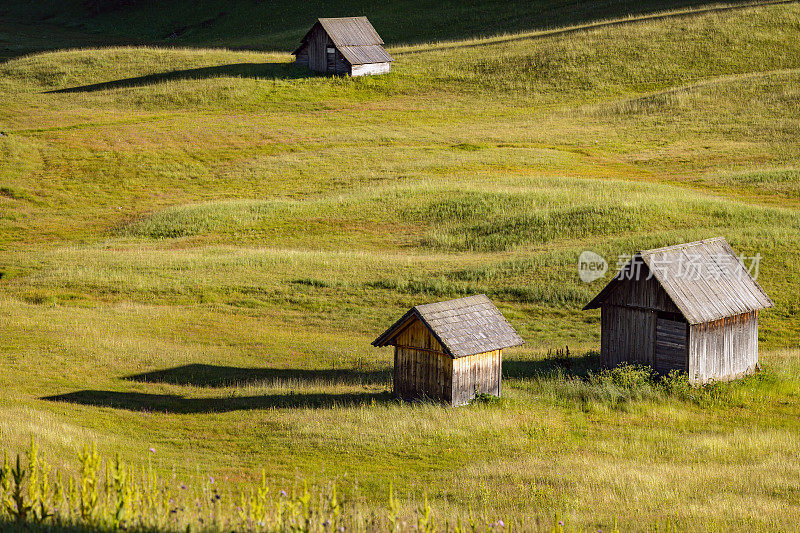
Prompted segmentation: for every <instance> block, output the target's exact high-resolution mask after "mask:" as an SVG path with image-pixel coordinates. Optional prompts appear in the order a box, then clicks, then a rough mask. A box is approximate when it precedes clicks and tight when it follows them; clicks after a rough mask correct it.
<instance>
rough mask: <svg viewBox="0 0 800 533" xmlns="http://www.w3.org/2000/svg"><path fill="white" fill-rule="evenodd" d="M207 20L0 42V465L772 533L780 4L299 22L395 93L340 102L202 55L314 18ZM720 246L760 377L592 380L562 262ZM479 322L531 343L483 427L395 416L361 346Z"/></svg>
mask: <svg viewBox="0 0 800 533" xmlns="http://www.w3.org/2000/svg"><path fill="white" fill-rule="evenodd" d="M228 4H229V3H226V7H225V11H226V13H227V14H226V15H225V16H224V17H221V18H219V19H218V20H216V21H215V22H213V23H209V24H207V25H199V26H192V27H191V28H188V29H187V30H186V31H185V32H183V33H182V34H181V35H180V36H179V37H177V38H171V39H164V38H163V37H164V35H165V33H166V32H167V31H172V29H174V28H173V26H174V24H176V21H184V22H182V24H188V25H192V24H195V23H197V22H202V21H204V20H207V19H210V18H212V17H214V16H216V14H217V12H218V11H219V10H220V9H223V8H222V7H221V6H222V4H220V3H217V2H211V1H209V2H200V3H199V4H198V5H196V6H195V5H189V4H185V3H182V2H177V1H176V2H163V3H159V4H158V5H157V6H156V5H152V6H151V5H150V4H142V5H137V6H133V7H129V8H125V9H121V10H111V11H104V12H102V13H100V14H96V15H92V16H90V17H86V16H84V13H85V12H84V11H83V10H84V7H82V6H81V5H79V4H78V3H77V2H75V3H67V4H62V3H59V6H60V11H58V12H57V13H56V12H54V11H53V10H54V9H55V6H56V4H54V3H48V2H36V3H19V4H17V5H15V6H8V7H4V8H3V11H2V12H0V46H2V47H5V48H7V50H5V51H4V52H3V55H5V56H6V57H8V58H9V59H7V60H5V61H4V62H3V63H2V64H0V132H2V134H1V135H0V309H2V311H1V312H0V370H2V372H0V390H3V395H1V396H0V442H2V443H3V445H4V446H3V447H8V448H9V450H10V451H12V452H13V451H19V450H23V449H24V447H25V446H26V445H27V443H28V442H29V438H30V437H31V436H34V437H35V438H36V440H37V442H39V443H41V446H42V448H43V452H44V453H45V454H46V456H47V457H49V458H50V460H51V461H53V463H54V466H57V467H59V468H63V469H64V470H65V471H71V470H72V469H74V468H75V465H74V464H72V462H71V460H68V459H66V458H69V457H73V456H74V453H75V450H77V449H80V448H81V447H82V446H83V445H85V444H87V443H91V442H93V441H94V442H97V444H98V448H99V449H100V451H101V452H102V453H103V454H104V455H106V456H108V457H111V456H113V454H114V453H115V452H117V451H119V452H120V454H121V456H122V458H123V459H124V460H126V461H130V462H132V463H135V462H137V461H140V460H141V458H142V457H143V456H148V454H150V452H148V449H149V448H150V447H154V448H155V449H156V450H157V455H156V456H155V457H152V460H153V468H154V470H155V471H156V472H157V473H158V474H159V475H160V476H163V477H164V478H170V479H173V478H175V479H177V477H180V478H181V479H185V480H187V482H188V481H191V482H192V483H194V484H195V485H197V486H201V485H202V479H203V478H204V477H205V476H208V475H214V476H215V477H216V478H218V479H220V480H224V481H225V483H227V484H229V486H230V487H233V488H235V487H237V486H240V483H245V484H249V483H257V482H258V481H259V477H260V472H261V469H262V468H264V469H265V470H266V473H267V478H268V484H269V486H270V488H271V490H272V491H273V493H274V492H277V491H279V490H281V488H283V487H285V486H286V483H288V482H290V481H292V480H297V479H308V480H310V481H312V482H314V483H317V482H320V483H322V484H323V485H324V483H325V482H327V481H328V480H332V479H337V480H339V481H338V483H340V485H341V488H342V490H344V491H346V492H347V494H350V495H357V496H353V499H354V503H357V507H358V509H361V510H362V511H363V512H364V513H365V514H369V513H373V512H374V513H376V514H378V515H380V516H385V514H384V513H385V512H386V509H387V506H388V494H389V485H390V483H391V485H392V486H393V487H394V489H395V490H396V491H397V494H399V495H400V497H401V502H402V506H403V513H404V516H405V517H406V519H407V520H409V521H410V522H409V523H411V522H414V523H415V520H416V508H417V507H418V506H419V505H421V503H422V502H423V501H424V496H425V495H427V496H428V499H429V502H430V504H431V506H432V509H433V510H434V513H435V516H436V517H438V518H437V520H438V521H439V522H438V523H439V524H440V526H441V528H442V529H444V524H445V523H449V524H450V526H451V528H452V526H453V525H454V524H455V521H456V519H457V518H458V517H461V518H462V519H464V518H465V517H467V516H468V515H469V512H470V509H472V510H473V511H474V512H476V513H478V514H480V516H481V518H482V519H483V518H485V519H486V520H487V521H489V522H491V521H495V520H496V519H497V518H503V520H505V521H508V522H509V523H511V522H510V521H512V520H515V521H517V522H515V523H517V524H518V527H522V529H537V528H538V529H540V530H549V529H550V528H551V527H552V526H553V525H554V524H557V522H558V519H556V518H555V517H556V515H558V517H559V519H563V520H564V521H565V522H566V523H567V528H574V529H576V530H579V531H580V530H585V531H594V530H596V529H603V530H604V531H608V530H611V529H612V528H613V525H614V524H615V523H616V524H618V525H619V526H620V528H621V529H623V530H653V529H655V528H659V529H669V528H675V529H679V530H685V529H708V530H747V531H749V530H754V529H755V530H759V529H760V530H770V529H792V528H794V525H795V524H796V523H797V519H798V517H799V515H800V506H799V505H798V501H797V498H796V495H797V493H798V490H800V487H798V482H797V480H798V479H800V477H798V474H800V464H798V461H797V454H796V445H795V444H796V441H797V437H798V432H800V426H798V422H797V420H798V414H800V413H798V409H797V402H796V397H797V395H798V391H800V381H799V380H798V378H797V375H798V370H799V368H798V358H799V357H800V354H799V353H798V351H797V346H798V344H797V339H798V336H799V335H800V315H799V314H798V312H799V311H800V294H799V293H798V291H797V290H796V287H797V284H798V282H800V252H798V250H800V204H799V203H798V174H797V160H798V157H800V148H798V146H800V145H798V143H797V139H798V136H800V120H799V119H798V113H797V110H798V107H799V106H800V45H799V44H798V40H797V38H796V37H797V32H798V30H800V7H798V4H797V3H784V4H779V5H764V6H760V7H750V8H746V9H731V10H713V9H707V8H709V7H713V6H708V5H705V6H704V9H703V10H701V11H694V10H690V11H689V12H686V13H684V12H681V13H671V14H670V13H667V14H665V15H664V16H660V15H659V16H658V17H641V16H642V15H647V14H653V13H655V12H660V11H663V10H668V9H682V8H684V7H686V6H689V5H690V4H691V3H688V2H687V3H680V4H672V3H670V4H666V3H637V6H633V5H632V4H627V3H607V4H601V5H599V6H598V5H595V4H592V5H591V6H590V5H589V4H579V5H572V4H570V6H572V7H574V9H572V8H570V9H567V8H565V6H564V4H561V3H555V2H553V3H541V5H540V6H539V7H540V8H541V9H539V10H533V9H529V8H526V7H525V6H523V5H522V4H515V3H508V4H504V5H506V6H510V7H508V9H507V10H505V11H503V10H501V9H500V5H499V4H497V3H492V2H489V3H483V4H481V7H480V8H479V9H478V8H476V6H474V5H471V4H458V5H456V4H450V3H446V4H444V5H443V6H442V7H441V8H440V11H439V12H437V13H439V14H438V15H437V16H436V17H431V16H429V13H430V9H431V6H429V5H427V4H425V3H419V2H405V3H400V4H397V3H394V4H391V5H388V6H383V7H381V6H372V5H369V6H368V5H366V4H365V5H362V4H356V3H352V4H342V5H339V6H338V7H336V8H335V9H334V8H331V9H330V10H329V11H331V12H330V13H328V12H327V11H328V10H326V13H325V14H344V12H345V11H346V12H347V13H348V14H350V13H351V12H352V11H353V10H356V8H358V10H359V12H364V13H366V14H368V15H369V16H370V18H371V19H373V22H375V24H376V26H377V27H378V29H379V31H381V33H382V34H383V35H384V37H385V38H386V40H387V42H388V43H389V50H390V52H391V53H392V54H393V55H394V56H395V58H396V61H395V63H394V66H393V72H392V73H391V74H390V75H386V76H380V77H375V78H364V79H349V78H330V77H314V76H309V75H308V73H306V72H304V71H302V70H300V69H297V68H295V67H294V66H293V65H291V63H290V61H291V58H290V56H289V55H288V54H287V53H285V52H258V51H244V50H229V49H225V48H221V47H222V46H224V47H236V48H239V47H243V48H249V49H282V50H288V48H289V47H290V45H291V43H293V42H294V41H295V40H296V39H297V38H298V36H299V35H301V34H302V30H303V29H304V28H305V26H306V25H307V24H308V21H307V20H306V19H305V17H306V16H309V15H308V13H310V12H311V11H314V12H317V11H321V10H323V8H326V7H327V6H323V5H322V4H320V6H316V7H318V8H319V9H316V8H315V9H311V8H309V10H307V11H308V13H306V12H303V11H298V10H296V9H290V6H289V5H288V4H287V5H283V4H275V5H274V6H272V8H271V11H270V10H268V9H266V8H265V7H264V6H265V4H259V3H252V2H242V3H236V4H235V5H234V4H230V5H231V6H233V7H228ZM696 5H699V3H698V4H696ZM312 7H314V6H312ZM337 9H341V10H342V13H339V12H338V11H336V10H337ZM592 10H594V12H592ZM268 11H269V13H267V12H268ZM190 12H191V13H190ZM400 12H402V13H406V14H407V15H408V16H405V17H399V16H396V15H397V14H398V13H400ZM48 14H50V15H54V16H53V17H51V18H48V19H47V20H46V21H44V22H36V20H37V18H36V17H44V16H46V15H48ZM467 14H468V16H466V15H467ZM631 14H633V15H636V16H637V17H639V18H635V17H634V18H628V15H631ZM146 16H147V17H146ZM607 18H608V19H612V20H611V21H610V22H608V21H607V22H608V23H606V22H603V23H602V24H592V23H594V22H597V21H598V20H600V19H607ZM512 19H513V22H512ZM153 20H155V21H157V22H152V21H153ZM585 23H589V26H588V27H579V28H572V29H571V28H566V29H564V31H560V30H559V31H550V30H548V28H553V27H558V26H563V25H571V24H585ZM32 28H33V29H35V28H51V29H53V31H51V32H45V31H41V29H40V31H38V32H37V31H34V30H33V29H32ZM120 28H127V37H126V36H122V35H121V30H120ZM504 32H517V33H509V34H508V35H500V34H502V33H504ZM39 34H41V35H39ZM488 34H491V35H494V36H493V37H491V38H483V36H484V35H488ZM8 36H17V37H8ZM12 41H13V45H12V44H9V46H7V47H6V46H5V44H3V43H6V42H8V43H11V42H12ZM438 41H443V42H438ZM98 44H109V45H114V46H110V47H98ZM140 44H142V46H139V45H140ZM119 45H131V46H119ZM132 45H136V46H132ZM163 45H170V46H180V47H170V48H166V47H163ZM26 53H27V54H26ZM25 54H26V55H25ZM717 235H724V236H725V237H727V238H728V240H729V241H730V242H731V244H732V246H733V247H734V248H735V249H736V250H737V251H738V252H741V253H743V254H747V255H753V254H756V253H758V254H760V255H761V257H762V259H761V267H760V272H759V274H760V275H759V281H760V282H761V283H762V285H763V286H764V287H765V289H766V291H767V292H768V294H769V295H770V296H771V297H772V299H773V300H774V301H775V303H776V307H775V309H773V310H769V311H766V312H764V313H762V315H761V317H760V323H761V331H760V345H761V350H762V352H761V353H762V363H763V366H764V369H763V371H762V372H761V373H760V374H758V375H756V376H753V377H750V378H748V379H745V380H742V381H739V382H736V383H731V384H718V385H715V386H713V387H708V388H704V389H690V388H687V387H685V386H683V385H682V384H681V382H680V381H679V380H678V381H675V382H672V383H670V384H664V383H661V382H658V381H654V380H652V379H650V378H646V377H643V376H641V375H638V374H636V373H633V374H630V375H629V374H623V375H617V374H613V373H611V374H602V375H601V374H597V373H596V372H594V370H596V366H597V356H596V352H597V350H598V348H599V315H598V314H597V313H596V312H583V311H581V308H582V306H583V305H584V304H585V303H586V302H587V301H588V300H589V299H590V298H591V297H592V296H593V295H594V294H596V292H597V291H598V290H600V288H601V287H602V285H603V283H604V281H602V280H600V281H596V282H594V283H592V284H584V283H582V282H580V280H579V279H578V277H577V272H576V265H575V263H576V261H577V257H578V255H579V254H580V252H581V251H583V250H586V249H591V250H594V251H596V252H598V253H600V254H602V255H603V256H604V257H606V258H608V259H609V260H610V262H611V267H612V269H613V268H614V267H615V266H616V262H617V257H618V256H619V255H620V254H630V253H633V252H634V251H636V250H638V249H644V248H652V247H657V246H663V245H668V244H674V243H677V242H683V241H688V240H695V239H701V238H707V237H712V236H717ZM606 279H607V278H606ZM474 293H486V294H488V295H490V296H491V297H492V299H493V300H494V301H495V302H496V303H497V305H498V306H499V307H500V309H501V310H502V312H503V313H504V314H505V316H506V317H507V318H508V319H509V320H510V322H511V323H512V324H513V325H514V326H515V327H516V328H517V329H518V330H519V332H520V333H521V335H522V336H523V338H524V339H525V341H526V345H525V346H524V347H522V348H519V349H515V350H509V351H508V353H507V354H506V363H505V366H504V381H503V398H502V399H501V400H500V401H498V402H478V403H476V404H473V405H471V406H468V407H465V408H459V409H445V408H443V407H440V406H438V405H432V404H427V403H420V404H401V403H399V402H396V401H394V400H391V399H390V398H389V394H388V392H389V390H390V388H391V379H390V376H391V353H389V352H388V351H385V350H377V349H374V348H372V347H371V346H370V345H369V343H370V341H371V340H373V339H374V338H375V337H376V336H377V335H378V334H379V333H380V332H381V331H382V330H383V329H384V328H385V327H386V326H387V325H388V324H390V323H391V322H392V321H393V320H395V319H396V318H397V317H398V316H400V315H401V314H402V313H403V312H405V310H407V309H408V307H410V306H412V305H415V304H418V303H423V302H431V301H435V300H439V299H442V298H450V297H458V296H463V295H467V294H474ZM565 346H569V349H570V351H571V353H572V355H571V356H570V357H568V358H560V359H558V358H556V359H554V358H552V357H550V358H548V356H547V354H548V351H550V350H551V349H556V348H561V349H563V348H564V347H565ZM637 376H638V377H637ZM53 396H58V397H60V398H59V399H60V400H61V401H53V400H52V399H45V398H51V397H53ZM148 457H149V456H148ZM198 465H201V469H198ZM173 473H174V474H173ZM315 486H317V487H320V486H321V485H319V484H317V485H315ZM232 490H233V489H232ZM315 490H316V489H315ZM230 511H231V513H232V515H231V516H234V515H235V514H234V513H233V511H232V510H230ZM522 520H524V521H525V522H524V526H523V525H522V524H521V523H520V521H522ZM0 527H2V526H0Z"/></svg>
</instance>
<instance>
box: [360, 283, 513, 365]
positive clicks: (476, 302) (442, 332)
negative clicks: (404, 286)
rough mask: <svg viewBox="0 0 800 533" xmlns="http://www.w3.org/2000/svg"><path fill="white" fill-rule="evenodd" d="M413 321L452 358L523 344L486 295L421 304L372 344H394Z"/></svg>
mask: <svg viewBox="0 0 800 533" xmlns="http://www.w3.org/2000/svg"><path fill="white" fill-rule="evenodd" d="M414 318H418V319H419V320H420V321H421V322H422V323H423V324H424V325H425V327H427V328H428V329H429V330H430V331H431V333H432V334H433V336H434V337H436V340H438V341H439V344H441V345H442V347H443V348H444V350H445V352H447V354H449V355H450V356H451V357H453V358H459V357H466V356H468V355H475V354H477V353H483V352H489V351H492V350H500V349H502V348H509V347H511V346H519V345H520V344H523V343H524V341H523V340H522V337H520V336H519V334H518V333H517V332H516V331H515V330H514V328H513V327H511V324H509V323H508V321H507V320H506V319H505V318H504V317H503V315H502V314H500V311H498V309H497V307H495V306H494V304H493V303H492V302H491V300H489V298H488V297H487V296H486V295H485V294H479V295H477V296H468V297H466V298H458V299H456V300H448V301H446V302H437V303H432V304H424V305H418V306H416V307H412V308H411V309H410V310H409V311H408V312H407V313H406V314H405V315H403V316H402V318H400V320H398V321H397V322H395V323H394V324H393V325H392V326H391V327H390V328H389V329H387V330H386V331H385V332H384V333H383V334H382V335H381V336H380V337H378V338H377V339H375V341H373V343H372V345H373V346H378V347H380V346H387V345H390V344H392V341H393V340H394V338H395V337H396V336H397V335H399V334H400V333H401V332H402V331H403V330H404V329H405V326H406V325H408V324H409V323H410V322H411V321H412V320H413V319H414Z"/></svg>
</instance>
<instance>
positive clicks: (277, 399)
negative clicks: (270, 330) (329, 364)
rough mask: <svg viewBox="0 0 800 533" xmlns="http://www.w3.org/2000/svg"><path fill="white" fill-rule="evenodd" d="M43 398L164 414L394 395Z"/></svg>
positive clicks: (86, 393)
mask: <svg viewBox="0 0 800 533" xmlns="http://www.w3.org/2000/svg"><path fill="white" fill-rule="evenodd" d="M42 399H43V400H48V401H53V402H67V403H74V404H79V405H91V406H95V407H112V408H114V409H126V410H128V411H144V412H158V413H168V414H196V413H227V412H231V411H246V410H256V409H271V408H284V409H286V408H295V409H297V408H307V409H325V408H328V409H329V408H333V407H349V406H357V405H363V404H368V403H373V402H381V403H383V402H389V401H392V400H393V399H394V397H393V396H392V395H391V394H390V393H389V392H388V391H384V392H375V393H372V392H352V393H336V394H329V393H299V394H295V393H291V392H290V393H288V394H265V395H261V396H227V397H224V398H184V397H183V396H178V395H176V394H149V393H143V392H117V391H103V390H82V391H75V392H70V393H67V394H58V395H55V396H47V397H45V398H42Z"/></svg>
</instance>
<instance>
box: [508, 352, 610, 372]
mask: <svg viewBox="0 0 800 533" xmlns="http://www.w3.org/2000/svg"><path fill="white" fill-rule="evenodd" d="M600 369H601V363H600V354H599V353H598V352H587V353H585V354H582V355H572V354H569V352H562V351H561V350H556V352H554V353H551V354H549V355H548V356H546V357H543V358H542V359H530V360H520V359H509V360H506V361H503V377H505V378H512V379H524V378H531V377H548V376H554V375H563V376H569V377H577V378H586V377H588V376H589V374H590V373H591V372H597V371H599V370H600Z"/></svg>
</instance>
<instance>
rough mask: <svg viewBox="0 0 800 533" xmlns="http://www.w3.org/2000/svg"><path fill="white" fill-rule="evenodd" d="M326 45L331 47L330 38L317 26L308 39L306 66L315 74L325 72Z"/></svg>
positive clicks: (326, 64) (326, 65)
mask: <svg viewBox="0 0 800 533" xmlns="http://www.w3.org/2000/svg"><path fill="white" fill-rule="evenodd" d="M328 44H331V46H332V45H333V43H332V42H331V40H330V37H328V34H327V33H325V30H324V29H322V26H320V25H319V24H317V25H316V26H315V27H314V29H313V31H312V32H311V35H310V36H309V38H308V66H309V68H311V70H314V71H316V72H325V71H326V70H327V68H328V57H327V52H326V49H327V47H328Z"/></svg>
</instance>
